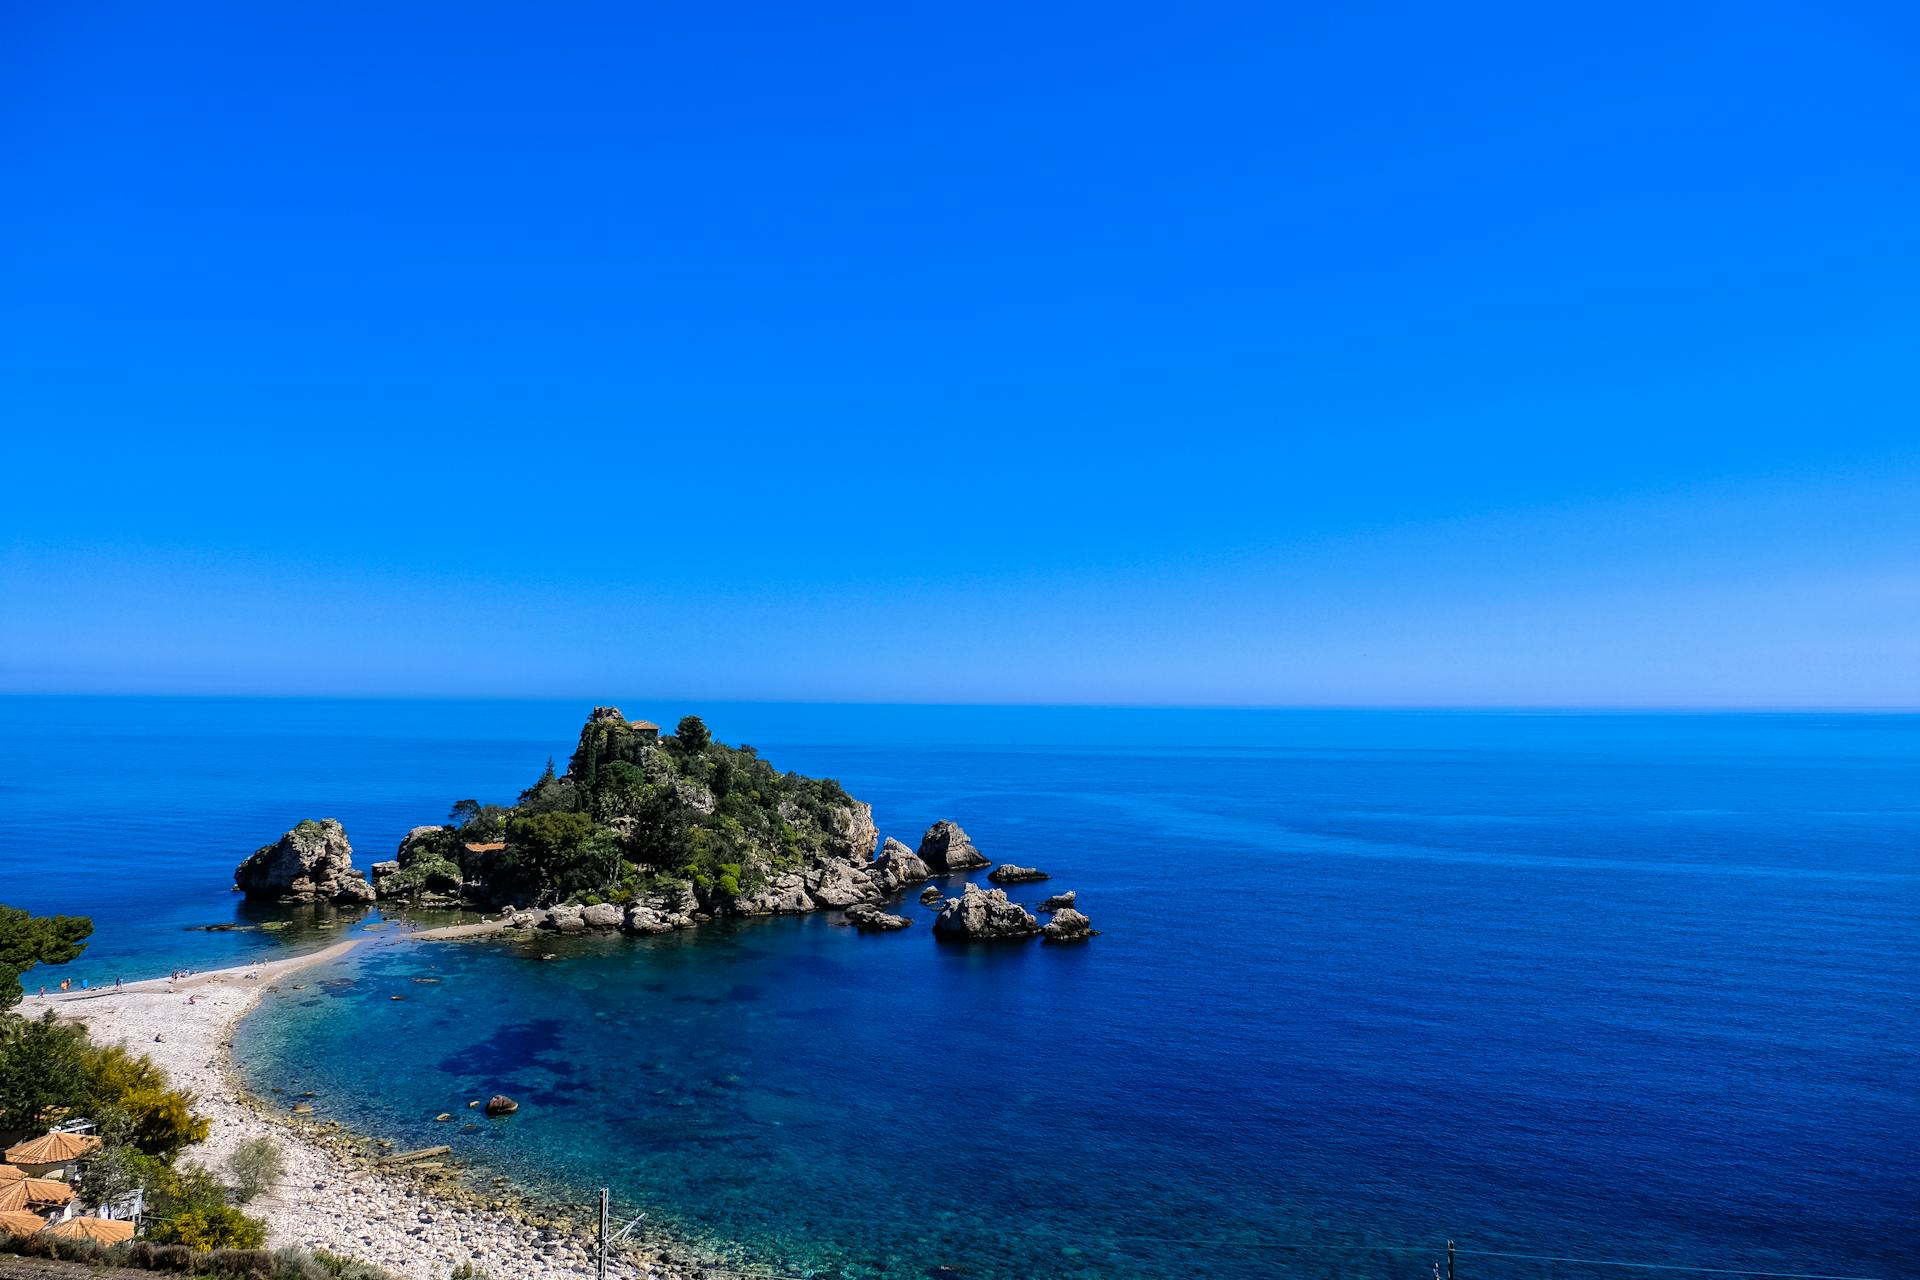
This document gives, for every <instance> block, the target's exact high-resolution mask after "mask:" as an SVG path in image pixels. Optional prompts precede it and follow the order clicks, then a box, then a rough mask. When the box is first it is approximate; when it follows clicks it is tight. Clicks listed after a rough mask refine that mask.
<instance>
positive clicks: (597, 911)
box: [580, 902, 626, 929]
mask: <svg viewBox="0 0 1920 1280" xmlns="http://www.w3.org/2000/svg"><path fill="white" fill-rule="evenodd" d="M580 914H581V916H582V918H584V919H585V920H586V922H587V927H588V928H589V929H618V928H619V927H620V926H621V924H622V923H623V922H624V921H625V919H626V912H624V911H622V910H621V909H620V908H619V907H616V906H614V905H613V904H612V903H611V902H596V903H594V904H593V905H592V906H590V907H588V908H587V909H586V910H585V911H583V912H581V913H580Z"/></svg>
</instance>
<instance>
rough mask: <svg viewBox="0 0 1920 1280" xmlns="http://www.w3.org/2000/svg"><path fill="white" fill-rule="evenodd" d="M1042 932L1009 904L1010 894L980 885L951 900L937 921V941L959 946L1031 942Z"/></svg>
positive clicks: (1020, 909)
mask: <svg viewBox="0 0 1920 1280" xmlns="http://www.w3.org/2000/svg"><path fill="white" fill-rule="evenodd" d="M1039 932H1040V922H1039V921H1038V920H1036V919H1035V918H1034V917H1033V915H1032V914H1031V913H1030V912H1029V911H1028V910H1027V909H1026V908H1025V907H1023V906H1021V905H1020V904H1019V903H1017V902H1009V901H1007V892H1006V890H1004V889H987V890H982V889H981V888H980V886H979V885H977V884H970V885H968V886H967V887H966V892H964V893H962V894H961V895H960V896H959V897H957V898H949V899H947V905H946V906H944V907H942V908H941V909H940V914H939V915H938V916H936V917H935V918H934V921H933V935H934V937H936V938H941V939H946V940H949V941H958V942H991V941H997V940H1000V939H1003V938H1031V937H1034V936H1035V935H1037V934H1038V933H1039Z"/></svg>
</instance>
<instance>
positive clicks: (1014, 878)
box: [987, 862, 1053, 884]
mask: <svg viewBox="0 0 1920 1280" xmlns="http://www.w3.org/2000/svg"><path fill="white" fill-rule="evenodd" d="M1052 878H1053V877H1052V876H1050V875H1048V874H1047V873H1046V872H1044V871H1042V870H1040V869H1039V868H1038V867H1016V866H1014V865H1013V864H1012V863H1011V862H1006V863H1002V864H1001V865H999V866H997V867H995V868H994V869H993V870H991V871H989V872H987V879H989V880H991V881H993V882H994V883H995V884H1031V883H1033V882H1034V881H1035V880H1051V879H1052Z"/></svg>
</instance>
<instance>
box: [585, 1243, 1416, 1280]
mask: <svg viewBox="0 0 1920 1280" xmlns="http://www.w3.org/2000/svg"><path fill="white" fill-rule="evenodd" d="M601 1280H606V1276H605V1274H604V1273H602V1275H601ZM1447 1280H1453V1241H1451V1240H1449V1241H1447Z"/></svg>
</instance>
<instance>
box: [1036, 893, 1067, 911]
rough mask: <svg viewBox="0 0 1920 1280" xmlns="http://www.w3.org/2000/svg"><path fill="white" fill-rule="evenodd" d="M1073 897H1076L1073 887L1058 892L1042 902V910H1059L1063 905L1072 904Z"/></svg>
mask: <svg viewBox="0 0 1920 1280" xmlns="http://www.w3.org/2000/svg"><path fill="white" fill-rule="evenodd" d="M1073 898H1074V893H1073V890H1071V889H1069V890H1067V891H1066V892H1065V893H1056V894H1054V895H1053V896H1052V897H1051V898H1048V899H1047V900H1046V901H1045V902H1043V903H1041V904H1040V910H1042V911H1059V910H1060V909H1062V908H1063V907H1070V906H1072V905H1073Z"/></svg>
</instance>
